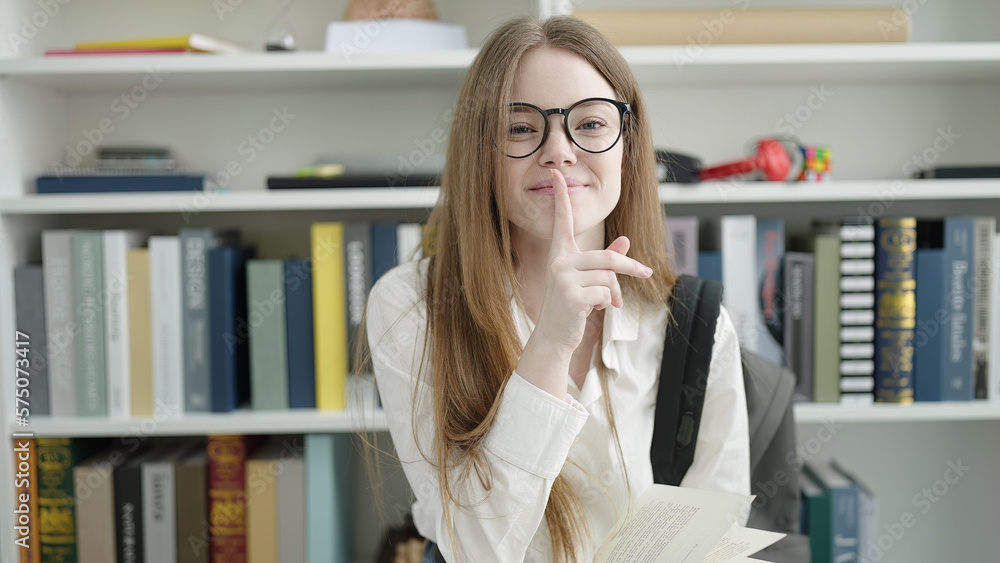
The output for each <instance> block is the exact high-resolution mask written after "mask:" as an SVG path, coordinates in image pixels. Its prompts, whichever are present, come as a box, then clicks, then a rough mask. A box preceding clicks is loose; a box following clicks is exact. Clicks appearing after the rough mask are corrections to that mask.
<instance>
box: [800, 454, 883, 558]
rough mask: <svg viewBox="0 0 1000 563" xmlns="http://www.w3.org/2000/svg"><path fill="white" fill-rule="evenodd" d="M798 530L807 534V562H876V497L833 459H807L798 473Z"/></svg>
mask: <svg viewBox="0 0 1000 563" xmlns="http://www.w3.org/2000/svg"><path fill="white" fill-rule="evenodd" d="M799 488H800V490H801V493H802V507H801V521H800V526H799V529H800V530H801V532H802V533H803V534H806V535H808V536H809V551H810V561H811V562H812V563H834V562H835V561H878V560H880V559H881V558H882V555H883V553H881V551H880V550H879V547H878V543H877V541H878V536H879V531H880V530H879V516H878V497H877V496H876V495H875V492H874V491H873V490H872V488H871V487H870V486H869V485H868V484H867V483H865V482H864V481H863V480H862V479H860V478H859V477H858V476H857V474H856V473H854V472H852V471H849V470H848V469H846V468H845V467H844V466H843V464H841V463H838V462H837V461H836V460H830V461H822V462H820V461H809V462H806V463H805V464H804V466H803V470H802V473H801V474H800V481H799Z"/></svg>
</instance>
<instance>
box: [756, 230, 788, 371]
mask: <svg viewBox="0 0 1000 563" xmlns="http://www.w3.org/2000/svg"><path fill="white" fill-rule="evenodd" d="M756 256H757V264H756V272H757V277H756V280H757V292H758V295H757V303H758V307H759V308H760V316H759V317H757V318H756V319H755V322H756V323H757V353H758V355H760V356H762V357H763V358H765V359H767V360H770V361H771V362H773V363H775V364H778V365H782V364H784V363H785V350H784V348H783V347H782V337H783V336H784V327H783V323H784V316H783V315H782V311H783V309H784V306H785V303H784V297H783V294H784V292H783V291H782V283H783V282H784V280H783V279H782V277H781V262H782V260H783V259H784V257H785V222H784V221H783V220H781V219H757V248H756Z"/></svg>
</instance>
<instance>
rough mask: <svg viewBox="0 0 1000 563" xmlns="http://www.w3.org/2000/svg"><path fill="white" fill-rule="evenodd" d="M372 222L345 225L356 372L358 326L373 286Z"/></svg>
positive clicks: (350, 350)
mask: <svg viewBox="0 0 1000 563" xmlns="http://www.w3.org/2000/svg"><path fill="white" fill-rule="evenodd" d="M371 232H372V227H371V223H363V222H352V223H345V224H344V276H345V290H346V291H345V293H346V298H347V303H346V307H347V356H348V364H347V366H348V373H352V372H353V371H354V365H355V360H356V358H355V353H356V348H357V344H358V329H359V327H360V326H361V319H362V317H364V314H365V301H366V300H367V298H368V291H369V290H370V289H371V287H372V283H373V281H372V280H373V277H374V276H373V273H372V240H371Z"/></svg>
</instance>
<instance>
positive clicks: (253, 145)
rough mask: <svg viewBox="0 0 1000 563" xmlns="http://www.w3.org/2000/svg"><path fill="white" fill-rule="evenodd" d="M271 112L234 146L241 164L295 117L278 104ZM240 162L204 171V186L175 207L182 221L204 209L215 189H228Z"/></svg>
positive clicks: (235, 160)
mask: <svg viewBox="0 0 1000 563" xmlns="http://www.w3.org/2000/svg"><path fill="white" fill-rule="evenodd" d="M271 114H272V116H271V119H270V120H269V121H268V124H267V126H266V127H262V128H260V130H258V131H257V132H256V133H255V134H253V135H247V138H246V139H245V140H243V141H241V142H240V143H239V144H238V145H237V146H236V152H237V154H239V155H241V156H242V157H243V163H242V164H249V163H251V162H253V161H254V159H256V158H257V156H258V155H259V154H260V153H262V152H264V151H266V150H267V147H268V145H270V144H271V143H273V142H274V141H275V139H276V138H277V134H278V133H280V132H282V131H284V130H285V128H286V127H288V125H289V124H290V123H291V122H292V120H293V119H295V117H296V115H295V114H293V113H291V112H289V111H288V107H287V106H282V107H281V109H278V108H271ZM242 164H241V163H240V161H239V160H237V159H235V158H233V159H230V160H229V161H228V162H227V163H226V164H225V166H223V167H222V168H221V169H220V170H218V171H216V172H213V173H211V174H209V175H208V178H207V180H208V181H207V182H206V185H205V190H204V191H202V192H197V193H196V194H195V196H194V197H193V198H192V199H191V201H190V202H189V203H186V204H181V205H180V206H179V207H178V211H180V213H181V218H182V219H183V220H184V224H190V223H191V218H192V217H193V216H195V215H198V214H199V213H201V211H202V210H204V209H207V208H208V206H209V205H211V204H212V201H213V200H214V199H215V198H217V197H218V196H219V192H221V191H224V190H226V189H228V187H229V185H230V184H231V183H232V181H233V179H235V178H236V177H237V176H239V175H240V174H242V173H243V166H242Z"/></svg>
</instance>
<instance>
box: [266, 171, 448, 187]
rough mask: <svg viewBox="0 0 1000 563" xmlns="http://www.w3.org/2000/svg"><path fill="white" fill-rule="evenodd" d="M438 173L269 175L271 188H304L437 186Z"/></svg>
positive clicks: (268, 180)
mask: <svg viewBox="0 0 1000 563" xmlns="http://www.w3.org/2000/svg"><path fill="white" fill-rule="evenodd" d="M438 178H439V176H438V175H437V174H410V175H409V176H400V175H397V174H392V173H386V174H342V175H340V176H332V177H329V178H314V177H309V176H268V178H267V189H269V190H302V189H313V188H392V187H410V186H413V187H427V186H436V185H437V184H438Z"/></svg>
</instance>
